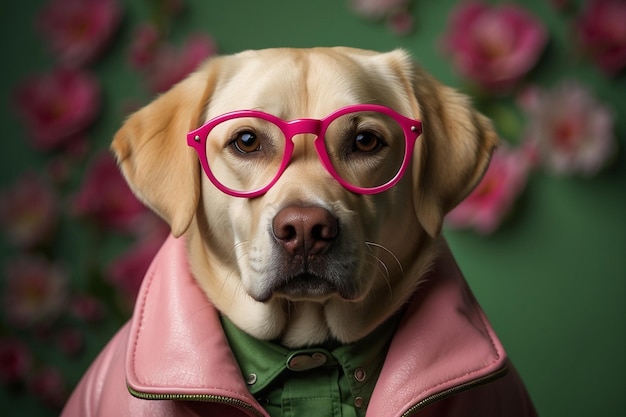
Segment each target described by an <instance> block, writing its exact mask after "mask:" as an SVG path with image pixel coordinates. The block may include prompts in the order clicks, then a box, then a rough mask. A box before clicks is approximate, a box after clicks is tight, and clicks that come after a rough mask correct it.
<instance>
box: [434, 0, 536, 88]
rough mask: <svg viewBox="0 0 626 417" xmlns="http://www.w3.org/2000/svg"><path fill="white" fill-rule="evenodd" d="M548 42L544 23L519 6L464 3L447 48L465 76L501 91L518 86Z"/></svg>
mask: <svg viewBox="0 0 626 417" xmlns="http://www.w3.org/2000/svg"><path fill="white" fill-rule="evenodd" d="M546 42H547V33H546V29H545V28H544V26H543V25H542V24H541V23H540V22H539V21H538V20H537V19H535V18H534V17H533V16H531V15H530V14H529V13H528V12H527V11H526V10H524V9H523V8H521V7H520V6H518V5H515V4H501V5H498V6H489V5H485V4H482V3H477V2H462V3H460V5H459V6H457V8H456V10H454V12H453V14H452V16H451V18H450V21H449V23H448V34H447V35H446V36H445V38H444V39H443V47H444V50H445V51H446V52H447V53H449V54H450V55H451V56H452V59H453V61H454V64H455V66H456V68H457V70H458V71H459V72H460V73H461V74H462V75H463V76H465V77H467V78H468V79H470V80H472V81H474V82H476V83H477V84H478V85H479V86H480V87H482V88H484V89H486V90H488V91H497V90H510V89H512V88H513V87H515V86H516V85H517V84H518V82H519V81H520V79H521V78H522V77H524V76H525V75H526V73H528V71H530V70H531V69H532V68H533V67H534V66H535V64H536V63H537V60H538V59H539V56H540V54H541V52H542V51H543V49H544V48H545V45H546Z"/></svg>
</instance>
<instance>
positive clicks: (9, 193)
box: [0, 172, 58, 248]
mask: <svg viewBox="0 0 626 417" xmlns="http://www.w3.org/2000/svg"><path fill="white" fill-rule="evenodd" d="M57 211H58V207H57V196H56V194H55V193H54V191H53V189H52V188H51V187H50V186H49V185H48V184H47V183H46V182H44V181H42V180H41V178H39V177H38V176H36V175H35V174H34V173H32V172H28V173H25V174H22V176H21V177H20V178H19V179H18V180H17V182H16V183H15V184H13V185H12V186H11V187H10V188H8V189H6V190H3V191H2V192H0V225H1V226H2V229H3V230H4V232H5V233H6V235H7V239H8V241H9V242H10V243H12V244H13V245H16V246H18V247H21V248H32V247H34V246H37V245H39V244H41V243H43V242H45V241H46V240H47V239H48V238H50V236H51V234H52V231H53V230H54V228H55V226H56V223H57V217H58V212H57Z"/></svg>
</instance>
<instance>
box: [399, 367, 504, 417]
mask: <svg viewBox="0 0 626 417" xmlns="http://www.w3.org/2000/svg"><path fill="white" fill-rule="evenodd" d="M508 371H509V368H508V365H504V366H503V367H502V368H500V369H498V370H497V371H495V372H493V373H491V374H489V375H485V376H483V377H481V378H478V379H475V380H473V381H470V382H466V383H465V384H461V385H457V386H455V387H452V388H449V389H447V390H445V391H441V392H438V393H437V394H433V395H431V396H430V397H426V398H424V399H423V400H422V401H420V402H418V403H417V404H414V405H413V406H412V407H411V408H409V409H408V410H406V411H405V412H404V414H402V417H409V416H412V415H414V414H415V413H417V412H418V411H420V410H421V409H423V408H424V407H426V406H428V405H430V404H432V403H434V402H436V401H439V400H441V399H444V398H446V397H449V396H452V395H454V394H459V393H461V392H464V391H468V390H470V389H472V388H475V387H477V386H480V385H483V384H486V383H489V382H492V381H495V380H496V379H499V378H502V377H503V376H504V375H506V373H507V372H508Z"/></svg>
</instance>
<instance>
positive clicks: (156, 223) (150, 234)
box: [105, 214, 169, 306]
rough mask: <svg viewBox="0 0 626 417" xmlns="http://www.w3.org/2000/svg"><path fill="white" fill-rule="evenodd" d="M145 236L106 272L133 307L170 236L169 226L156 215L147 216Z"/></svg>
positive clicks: (110, 280) (107, 276)
mask: <svg viewBox="0 0 626 417" xmlns="http://www.w3.org/2000/svg"><path fill="white" fill-rule="evenodd" d="M147 218H148V219H149V220H148V221H147V222H146V223H144V225H145V228H144V230H145V234H144V235H143V236H140V238H139V239H138V241H137V242H136V243H135V245H133V246H132V247H131V248H130V249H128V250H127V251H126V252H125V253H124V254H123V255H122V256H120V257H119V258H118V259H116V260H114V261H113V262H112V263H111V264H110V266H109V267H108V268H107V270H106V275H105V276H106V279H107V280H108V281H109V282H110V283H111V284H112V285H113V286H115V287H116V288H117V289H118V290H120V292H121V294H122V296H123V297H124V298H125V299H126V300H127V302H128V304H129V305H131V306H132V304H133V303H134V301H135V297H136V296H137V293H138V292H139V287H140V286H141V282H142V281H143V278H144V275H145V274H146V271H147V270H148V267H149V266H150V263H151V262H152V259H153V258H154V256H155V255H156V253H157V252H158V250H159V249H160V248H161V246H162V245H163V242H164V241H165V238H166V237H167V235H168V234H169V227H168V226H167V224H166V223H165V222H164V221H163V220H161V219H160V218H158V217H157V216H156V215H152V214H151V215H150V216H147Z"/></svg>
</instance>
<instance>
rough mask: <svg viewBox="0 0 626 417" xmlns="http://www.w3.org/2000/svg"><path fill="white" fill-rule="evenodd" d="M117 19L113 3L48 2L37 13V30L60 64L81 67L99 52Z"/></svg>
mask: <svg viewBox="0 0 626 417" xmlns="http://www.w3.org/2000/svg"><path fill="white" fill-rule="evenodd" d="M120 17H121V8H120V6H119V4H118V3H117V2H116V1H115V0H50V1H49V2H48V4H46V6H45V7H44V8H43V9H42V10H41V12H40V13H39V16H38V19H37V26H38V29H39V31H40V32H41V33H42V35H43V36H44V39H45V40H46V41H47V42H49V43H50V48H51V49H52V50H53V51H54V52H55V54H57V57H58V58H59V60H60V61H61V62H62V63H64V64H66V65H70V66H81V65H84V64H87V63H90V62H92V61H93V60H94V59H95V58H96V57H97V56H98V55H99V54H100V53H101V52H102V50H103V49H104V48H105V46H106V45H107V44H108V42H109V41H110V40H111V38H112V37H113V34H114V33H115V30H116V29H117V27H118V26H119V22H120Z"/></svg>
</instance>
